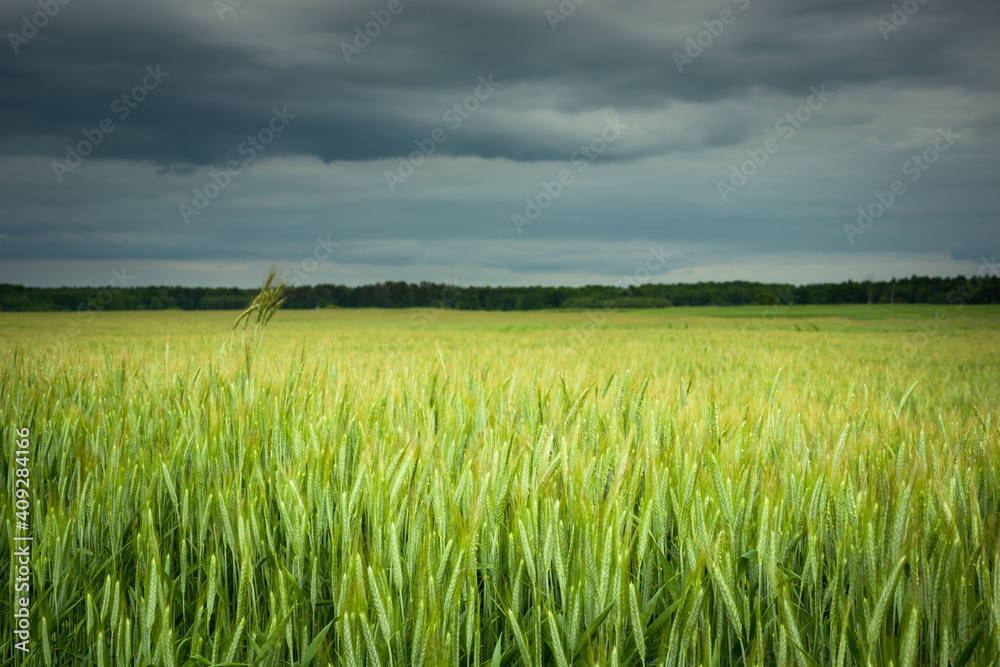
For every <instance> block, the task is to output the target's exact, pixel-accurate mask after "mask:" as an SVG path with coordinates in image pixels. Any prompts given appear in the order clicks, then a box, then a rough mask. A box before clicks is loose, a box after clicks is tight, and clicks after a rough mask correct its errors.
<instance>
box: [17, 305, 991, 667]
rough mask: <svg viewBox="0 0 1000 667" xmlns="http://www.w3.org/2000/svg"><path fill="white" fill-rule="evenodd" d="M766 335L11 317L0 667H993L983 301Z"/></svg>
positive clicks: (360, 316)
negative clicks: (18, 446)
mask: <svg viewBox="0 0 1000 667" xmlns="http://www.w3.org/2000/svg"><path fill="white" fill-rule="evenodd" d="M717 310H719V311H722V310H725V309H717ZM793 310H794V309H793ZM755 312H757V311H754V310H753V309H741V312H739V313H737V316H735V317H729V316H727V317H715V316H714V315H717V314H720V313H718V312H714V311H712V309H667V310H665V311H656V312H631V313H607V314H602V317H594V316H593V314H588V313H583V312H576V313H573V312H568V313H567V312H561V313H482V312H479V313H463V312H455V311H419V312H418V311H398V312H386V311H340V310H324V311H316V312H293V311H279V312H278V313H277V314H276V315H275V316H274V318H273V319H272V320H271V321H270V323H269V325H268V326H267V329H266V331H265V330H264V329H263V328H262V327H263V323H261V324H260V325H252V326H251V327H250V328H248V329H246V330H244V329H243V328H242V327H241V328H239V329H237V330H236V332H235V333H231V329H232V325H233V320H234V314H233V313H224V312H206V313H187V312H185V313H180V312H158V313H110V312H108V313H97V314H96V316H94V317H93V318H89V319H81V318H79V317H78V316H77V315H75V314H58V313H52V314H48V313H46V314H19V315H12V314H3V315H0V334H2V338H0V352H2V355H3V360H4V361H3V370H2V379H0V387H2V398H0V414H2V429H3V441H4V450H5V452H12V451H13V450H14V447H13V443H14V442H15V441H16V440H17V439H18V437H20V436H19V435H18V431H17V429H22V428H25V429H28V430H29V431H30V438H29V439H30V461H31V463H30V479H31V516H30V519H31V521H30V524H31V528H30V531H31V534H32V535H33V537H34V542H33V547H32V549H33V551H32V555H31V564H30V577H31V593H30V594H31V622H30V626H31V648H30V651H29V652H27V653H25V652H23V651H20V650H18V649H16V648H15V646H14V644H15V642H16V639H15V638H14V634H13V619H12V614H13V611H12V609H13V607H12V606H10V605H11V600H12V599H13V598H14V597H16V596H17V595H21V593H15V572H16V570H17V568H16V567H14V565H13V553H14V550H15V548H16V544H17V543H16V542H15V540H14V535H15V529H14V526H13V523H12V522H13V520H14V519H13V516H14V514H15V484H14V479H15V475H14V472H13V470H14V464H13V461H12V455H8V456H5V457H4V459H3V462H2V463H0V475H2V476H3V481H4V488H5V489H6V491H5V492H4V494H3V496H2V498H0V511H2V516H3V521H4V531H5V543H6V544H7V545H8V546H9V549H6V550H4V551H3V552H0V571H3V572H4V573H6V576H4V577H3V578H2V582H0V588H2V595H0V599H2V600H3V602H4V604H5V605H7V606H6V607H5V610H4V613H3V615H2V618H0V665H12V664H31V665H46V666H48V665H102V666H104V665H148V664H153V665H171V666H174V665H237V664H239V665H250V664H253V665H273V666H277V665H300V666H304V665H324V666H325V665H345V666H348V667H361V666H362V665H377V666H380V667H396V666H406V665H417V666H419V665H456V666H465V665H469V666H477V665H478V666H487V665H489V666H490V667H498V665H530V666H533V667H542V666H544V665H554V666H556V667H567V666H568V665H571V664H576V665H597V664H599V665H654V664H655V665H669V666H671V667H673V666H675V665H838V666H840V665H853V664H858V665H888V664H892V665H915V664H920V665H942V666H944V665H995V664H997V661H998V655H1000V564H998V559H1000V427H998V424H1000V409H998V398H1000V372H998V371H1000V308H996V307H980V308H975V307H966V308H965V309H963V310H962V312H961V313H960V314H956V315H955V316H954V317H951V318H950V319H949V321H948V323H947V325H946V326H943V327H941V328H940V329H939V330H936V331H935V332H934V333H932V334H928V335H924V336H921V334H920V331H921V326H920V325H921V323H922V322H926V321H927V319H928V318H932V317H933V313H934V308H933V307H931V308H928V309H924V310H921V309H920V308H917V307H909V309H908V310H905V311H902V312H905V313H906V316H905V317H898V316H895V315H893V314H892V311H885V309H882V310H880V311H878V312H879V313H880V314H879V315H878V317H874V316H871V315H870V313H872V312H873V311H871V310H868V311H865V310H864V307H860V308H843V309H839V310H838V309H836V308H831V309H829V311H824V310H823V309H822V308H816V307H814V308H813V309H811V310H810V311H809V316H808V317H799V318H791V317H787V316H785V315H784V314H783V315H782V316H781V317H764V316H763V314H765V311H764V310H763V309H761V310H760V311H759V314H757V315H754V313H755ZM887 312H889V314H886V313H887ZM949 312H952V311H949ZM723 314H724V313H723ZM595 320H599V321H595ZM70 325H74V326H75V328H74V329H73V332H72V333H71V334H70V333H68V329H67V327H68V326H70Z"/></svg>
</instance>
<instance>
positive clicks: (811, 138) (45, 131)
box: [0, 0, 1000, 285]
mask: <svg viewBox="0 0 1000 667" xmlns="http://www.w3.org/2000/svg"><path fill="white" fill-rule="evenodd" d="M231 2H235V0H215V2H213V1H211V0H179V1H177V2H172V3H158V4H153V3H140V4H136V3H130V2H124V0H69V1H68V2H67V3H66V4H64V5H60V4H58V2H57V1H56V0H52V5H51V6H49V5H47V4H46V3H45V2H41V3H38V2H26V1H23V0H16V1H12V2H8V3H6V4H5V5H4V6H3V7H2V8H0V27H2V28H3V29H4V30H5V31H6V33H7V39H6V41H7V44H6V45H4V46H3V47H2V48H0V54H2V55H0V86H2V89H3V90H4V91H5V94H4V96H3V97H2V98H0V111H2V114H3V119H4V122H3V123H2V124H0V206H2V210H3V213H2V215H0V218H2V219H0V233H4V234H6V235H7V236H6V237H4V238H0V281H5V282H22V283H27V284H95V282H97V283H99V282H106V281H105V280H102V278H101V276H102V275H104V274H106V273H108V272H109V271H110V269H111V268H113V266H114V265H116V264H117V265H122V264H128V265H129V267H130V271H131V272H132V273H135V274H136V275H137V281H138V282H139V283H143V284H149V283H170V284H213V285H214V284H221V285H229V284H238V285H252V284H254V282H256V280H257V278H258V276H257V273H258V272H259V270H260V266H262V265H264V264H267V263H269V262H272V261H276V262H279V263H295V262H297V261H300V260H301V259H302V258H303V257H306V256H309V255H310V254H311V252H312V249H313V247H314V246H315V244H316V243H317V238H323V239H327V238H332V239H335V240H336V242H337V243H339V244H340V245H339V246H338V249H337V252H336V253H334V254H333V255H332V256H331V258H330V260H329V261H328V262H327V265H326V266H325V267H324V269H323V270H317V271H316V272H315V273H314V275H315V277H316V281H324V282H325V281H333V282H346V283H360V282H368V281H371V280H379V279H383V278H384V279H389V278H392V279H406V280H421V279H431V280H442V279H449V280H456V281H458V282H461V283H483V282H491V283H493V284H496V283H500V282H502V283H509V284H526V283H532V282H543V283H550V284H553V283H567V284H577V283H579V282H581V281H592V282H604V281H607V282H611V281H613V279H614V276H615V275H617V274H620V273H629V272H631V269H633V268H634V264H635V263H636V262H640V261H641V260H642V259H643V258H644V257H645V253H646V251H647V248H648V246H649V245H650V244H656V245H657V246H659V245H660V244H664V245H665V246H667V247H669V248H670V249H671V252H672V253H673V254H672V263H671V265H670V266H669V267H666V268H665V269H664V272H663V274H661V275H658V276H653V277H651V280H664V281H667V280H669V281H674V280H684V279H711V278H712V277H713V276H716V275H717V277H718V278H719V279H725V278H735V277H741V276H744V277H747V278H760V279H777V280H789V281H794V282H808V281H810V280H814V279H843V278H859V277H862V276H863V275H867V274H874V275H876V276H879V277H889V276H891V275H900V274H910V273H935V274H940V273H946V274H953V273H957V272H960V271H969V270H972V269H974V267H975V265H976V263H977V262H978V260H979V258H980V256H987V257H988V256H990V255H992V254H994V253H996V251H997V249H998V248H997V246H998V245H1000V244H998V240H1000V238H998V237H1000V234H998V231H997V230H998V225H997V214H998V209H1000V207H998V205H997V202H996V198H995V196H993V194H992V191H993V189H994V188H995V182H996V177H997V171H996V166H995V165H996V164H997V158H998V157H1000V155H998V132H997V130H998V127H1000V123H998V120H1000V96H998V92H1000V91H998V83H1000V82H998V77H1000V68H998V67H997V65H998V64H1000V63H998V60H1000V58H998V52H997V50H996V48H995V44H996V43H997V40H998V37H1000V34H998V33H1000V30H998V27H1000V5H997V4H996V3H995V2H960V1H952V2H947V3H946V2H943V1H941V0H925V1H924V2H920V1H919V0H908V1H907V2H903V3H896V4H895V5H893V4H892V3H887V4H885V5H884V6H883V5H882V4H880V3H874V4H873V3H871V2H861V1H860V0H858V1H846V2H845V1H838V2H833V1H832V0H823V1H820V0H814V1H809V2H802V1H801V0H799V1H794V2H793V1H792V0H775V1H769V2H767V3H765V2H763V0H720V1H718V2H713V3H695V2H690V1H687V0H677V1H675V2H666V3H664V2H638V1H635V2H618V3H611V2H602V1H600V0H585V1H582V2H580V4H575V3H574V2H571V0H562V2H552V1H547V2H542V3H535V2H526V1H523V0H514V1H510V0H505V1H503V2H501V1H499V0H498V1H494V2H481V3H466V2H458V1H457V0H454V1H439V0H375V1H374V2H350V1H349V2H337V3H329V2H321V1H320V0H286V1H284V2H281V3H269V2H265V1H264V0H256V1H255V0H243V1H242V2H241V3H239V4H230V3H231ZM40 7H42V9H40ZM46 7H47V8H48V14H45V13H44V12H43V10H44V8H46ZM54 8H57V11H53V9H54ZM40 12H43V13H42V14H40ZM49 14H52V15H51V16H49ZM40 17H41V18H40ZM42 18H44V21H43V20H42ZM276 115H277V117H278V118H281V119H283V120H281V121H275V118H276ZM609 123H612V124H615V123H617V126H618V127H619V128H622V129H621V130H620V132H619V133H618V135H617V136H615V137H614V138H613V139H609V135H608V133H607V131H606V128H607V127H608V124H609ZM279 126H280V130H278V129H277V128H278V127H279ZM949 128H950V130H949ZM602 133H603V137H602ZM942 133H945V135H944V136H948V137H951V138H952V139H951V141H950V143H947V142H943V141H942V140H940V137H941V136H942ZM935 142H937V143H935ZM84 153H86V155H84ZM567 173H568V174H569V176H568V177H567V176H565V174H567ZM560 174H563V179H562V182H560ZM894 181H899V182H900V186H897V188H896V192H897V193H898V194H892V193H893V182H894ZM885 193H888V195H891V197H892V201H891V203H890V202H889V199H888V197H887V195H886V194H885ZM874 204H879V205H874ZM873 205H874V206H873ZM533 206H534V207H535V208H533ZM880 206H881V208H882V211H881V212H880ZM859 207H860V208H861V212H859V211H858V208H859ZM864 212H867V213H868V217H867V218H865V217H864V216H862V215H861V213H864ZM535 213H537V215H534V214H535ZM876 214H877V215H876ZM512 216H513V220H512ZM859 217H860V220H859ZM518 220H521V221H522V222H523V221H525V220H527V221H528V222H530V224H518ZM869 220H870V222H869ZM845 225H849V226H853V228H854V230H855V231H851V227H848V229H846V230H845ZM171 267H173V268H171ZM144 268H145V272H144ZM733 271H737V273H736V274H734V273H733ZM859 272H860V274H859Z"/></svg>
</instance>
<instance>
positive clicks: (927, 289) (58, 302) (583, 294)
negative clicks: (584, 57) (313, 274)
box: [0, 276, 1000, 311]
mask: <svg viewBox="0 0 1000 667" xmlns="http://www.w3.org/2000/svg"><path fill="white" fill-rule="evenodd" d="M257 291H258V290H256V289H240V288H204V287H124V288H122V287H105V288H100V287H24V286H22V285H11V284H0V310H4V311H72V310H165V309H168V308H179V309H181V310H236V309H242V308H245V307H246V306H247V305H249V303H250V302H251V301H252V300H253V298H254V296H255V295H256V294H257ZM845 303H862V304H863V303H898V304H905V303H942V304H943V303H950V304H958V303H970V304H972V303H976V304H983V303H1000V277H996V276H991V277H988V278H981V277H979V276H974V277H971V278H964V277H962V276H959V277H956V278H929V277H919V276H912V277H910V278H903V279H894V280H891V281H865V282H854V281H848V282H844V283H821V284H816V285H802V286H794V285H786V284H775V283H756V282H746V281H730V282H702V283H678V284H672V285H657V284H644V285H633V286H631V287H629V288H627V289H621V288H619V287H613V286H609V285H588V286H585V287H460V286H457V285H449V284H441V283H429V282H421V283H419V284H411V283H404V282H385V283H378V284H375V285H362V286H359V287H347V286H344V285H314V286H297V287H290V288H289V299H288V302H287V303H286V304H285V308H324V307H331V306H332V307H340V308H415V307H417V308H428V307H430V308H455V309H460V310H540V309H554V308H666V307H670V306H740V305H750V304H758V305H772V304H788V305H792V304H797V305H803V304H845Z"/></svg>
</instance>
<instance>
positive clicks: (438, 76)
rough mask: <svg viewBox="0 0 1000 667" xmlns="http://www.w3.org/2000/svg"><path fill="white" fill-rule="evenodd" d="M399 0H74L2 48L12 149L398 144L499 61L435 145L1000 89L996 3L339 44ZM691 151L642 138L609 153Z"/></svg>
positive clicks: (696, 13)
mask: <svg viewBox="0 0 1000 667" xmlns="http://www.w3.org/2000/svg"><path fill="white" fill-rule="evenodd" d="M386 4H387V3H383V2H364V3H360V2H352V3H346V4H345V3H320V2H299V3H292V2H282V3H274V4H267V3H263V2H258V3H254V2H251V0H246V1H245V2H243V3H242V4H241V5H239V6H237V7H235V8H234V9H233V11H232V12H227V13H226V14H225V15H224V20H220V19H219V18H218V16H217V15H216V10H215V9H213V5H212V3H211V2H208V0H198V1H197V2H195V1H191V2H179V3H170V4H167V3H162V4H152V3H143V4H133V3H123V2H113V1H109V0H73V1H72V2H70V3H69V4H67V5H65V6H64V7H63V8H62V9H61V10H60V13H59V15H57V16H55V17H53V18H52V19H51V21H50V22H49V24H48V25H46V26H44V27H43V28H42V29H40V30H39V34H38V35H37V36H36V37H35V38H33V39H32V40H31V41H30V43H28V44H25V45H22V46H21V47H20V52H19V53H18V54H16V55H15V54H13V53H12V50H11V49H7V50H6V52H5V53H4V55H3V57H2V59H0V87H2V89H3V90H4V91H5V94H4V97H3V101H2V103H0V104H2V107H0V110H2V113H3V117H4V122H3V124H2V125H0V150H2V151H3V152H5V153H6V154H8V155H12V154H13V155H19V154H41V155H45V156H51V157H53V158H58V157H61V156H62V155H63V154H64V153H65V150H64V149H63V147H64V146H65V145H66V144H67V143H69V142H73V141H78V140H79V138H80V136H81V132H82V131H83V130H86V129H91V128H93V127H95V126H96V125H97V123H98V122H99V121H100V120H101V119H102V118H105V117H110V118H112V120H116V125H117V126H116V130H115V132H114V133H113V134H112V135H110V136H108V137H107V140H106V141H105V142H104V144H103V145H101V146H100V147H99V148H98V150H97V151H96V153H97V154H99V155H100V157H104V158H112V157H114V158H126V159H132V160H150V161H152V162H154V163H159V164H163V165H170V166H174V167H183V166H184V165H202V164H220V163H223V162H225V161H226V160H229V159H232V158H234V157H236V155H235V153H236V148H237V145H238V144H239V143H240V141H242V140H243V139H244V138H245V137H246V136H247V135H248V134H251V133H255V132H256V131H257V130H258V129H260V128H261V127H263V124H264V123H265V122H266V121H267V119H268V117H269V114H270V111H271V109H272V107H274V106H277V107H279V108H282V107H285V106H287V108H288V109H289V111H290V112H291V113H293V114H296V115H297V118H296V120H295V122H294V123H293V124H292V126H291V127H290V128H289V130H288V132H287V134H286V135H285V136H283V137H282V140H281V141H280V142H276V143H275V144H274V146H273V147H272V148H270V149H269V151H270V153H269V155H281V154H289V153H291V154H305V155H313V156H316V157H319V158H320V159H322V160H324V161H327V162H330V161H335V160H367V159H375V158H382V157H395V156H397V155H400V154H403V153H405V152H407V151H409V150H412V147H413V141H414V140H415V139H419V138H423V137H425V136H427V135H428V133H429V132H430V131H431V130H432V129H434V128H435V127H443V128H444V129H446V130H448V129H449V128H448V125H447V124H446V123H445V122H444V121H443V119H442V114H443V113H444V112H445V111H446V110H447V109H448V108H450V107H451V106H452V105H454V104H456V103H459V104H460V103H462V101H463V100H464V99H466V98H467V97H468V96H469V95H472V94H473V92H474V90H475V88H476V86H477V78H478V77H479V76H485V75H489V74H492V75H493V76H494V77H495V79H496V80H497V81H499V82H501V84H502V87H501V89H500V90H499V91H498V92H497V93H496V94H495V95H494V96H493V97H492V98H491V99H489V100H487V101H484V102H482V104H481V107H480V109H479V110H478V111H476V112H475V113H474V114H473V115H472V117H471V118H469V119H467V120H466V121H465V123H464V126H463V127H461V128H460V129H459V130H456V131H453V132H449V135H450V136H449V139H448V141H447V142H445V143H444V144H443V145H441V146H440V147H439V152H440V154H444V155H478V156H483V157H489V158H494V157H502V158H510V159H514V160H522V161H533V160H544V159H557V160H562V159H565V158H566V157H567V150H568V149H571V148H572V147H573V145H574V143H579V142H582V141H589V140H590V139H591V138H592V136H593V132H594V130H595V127H597V126H590V127H585V126H582V125H580V126H577V125H572V124H569V123H566V122H562V121H563V120H565V119H572V118H574V117H575V116H577V115H579V114H585V113H588V112H603V111H607V112H608V113H612V112H614V113H620V114H622V115H623V116H627V115H629V114H630V113H633V114H634V113H636V112H640V111H650V110H662V113H663V116H664V118H665V119H669V117H670V114H671V108H672V105H673V104H675V103H678V102H684V103H700V104H706V103H711V102H716V101H724V100H741V99H743V100H745V99H751V98H753V97H754V96H759V95H766V94H781V95H787V96H797V95H801V94H803V92H805V91H807V90H808V89H809V87H810V86H812V85H817V84H819V83H826V84H827V85H829V86H831V87H834V88H843V87H845V86H862V85H877V84H883V85H886V86H909V87H916V88H921V87H933V86H936V85H942V84H944V83H947V85H949V86H958V87H960V88H963V89H966V90H969V91H979V90H988V91H995V90H996V87H997V86H996V83H997V76H998V75H997V74H996V68H995V67H992V66H990V65H991V64H995V62H996V56H995V55H994V52H995V49H994V46H993V45H994V44H995V43H996V37H997V24H998V20H997V19H998V9H997V7H998V5H997V4H996V3H990V2H975V3H974V2H965V3H963V2H947V3H946V2H943V1H938V0H928V1H927V2H926V3H925V4H923V5H921V6H920V9H919V11H918V12H917V13H916V14H915V15H914V16H913V17H912V18H910V19H909V20H908V23H907V24H906V25H904V26H902V28H901V29H900V30H899V31H898V32H895V33H892V34H891V35H890V38H889V40H888V41H886V40H884V39H883V36H882V34H881V33H880V31H879V29H878V27H877V25H876V22H877V21H878V20H879V19H884V18H887V17H888V16H889V15H890V13H891V11H892V8H891V4H884V5H883V4H882V3H872V2H870V1H865V2H861V1H859V2H836V3H834V2H792V1H791V0H788V1H782V2H766V3H765V2H764V1H763V0H750V1H749V2H747V0H740V2H738V3H737V2H715V3H686V2H676V3H653V2H649V3H645V2H627V3H615V4H613V5H612V4H609V3H600V2H597V1H596V0H589V2H587V3H584V4H582V5H580V6H579V7H578V8H577V10H576V11H575V12H574V13H573V14H572V15H571V16H569V17H568V18H567V20H566V21H565V22H563V23H560V24H558V25H557V29H556V30H555V31H553V30H552V29H551V28H550V25H549V21H548V19H546V16H545V14H544V11H545V10H546V9H548V10H555V9H556V7H557V6H558V3H555V2H548V3H541V4H536V3H525V2H513V3H511V2H503V3H501V2H492V3H467V2H457V1H451V2H442V1H439V2H434V1H432V0H416V1H412V2H411V1H410V0H402V4H401V7H402V11H401V12H400V13H399V14H398V15H395V16H393V17H392V21H391V23H390V24H389V25H387V26H386V27H384V28H381V34H379V35H378V36H377V37H375V38H372V39H371V43H370V44H368V45H367V46H365V48H364V49H361V50H360V53H354V54H352V57H351V62H350V63H347V62H345V57H344V54H343V53H342V46H341V45H342V44H343V43H351V41H352V40H353V39H354V37H355V34H354V29H355V27H356V26H364V24H365V23H367V22H369V21H371V20H372V15H371V12H372V11H376V12H378V11H381V10H384V9H385V7H386ZM744 5H745V7H746V8H745V9H740V7H741V6H744ZM726 9H728V10H730V11H732V12H733V14H734V16H735V20H734V21H733V22H732V24H730V25H728V26H726V28H725V31H724V32H723V33H722V34H720V35H719V36H717V37H716V38H715V39H714V42H713V43H712V44H711V45H710V46H708V47H707V48H705V51H704V53H703V54H701V55H700V56H699V57H698V58H697V59H696V60H695V61H694V62H693V63H691V64H690V65H688V66H687V67H685V71H684V72H683V74H682V73H679V72H678V71H677V68H676V66H675V64H674V60H673V57H672V54H673V53H674V52H677V51H681V52H683V51H684V48H685V46H686V43H687V42H686V39H687V37H688V36H693V35H697V33H698V32H699V31H702V30H704V29H705V28H704V25H703V22H704V21H712V20H714V19H717V18H718V16H719V13H720V11H722V10H726ZM33 10H37V6H36V5H35V3H32V2H25V1H23V0H22V1H18V2H13V3H8V4H7V5H5V8H4V9H3V10H0V26H3V27H5V28H6V29H10V30H16V29H17V27H18V25H19V21H20V17H21V16H23V15H26V14H30V13H32V11H33ZM150 65H153V66H155V65H160V66H161V67H162V68H163V70H165V71H166V72H169V77H168V78H167V79H166V81H165V82H164V83H163V85H162V86H160V87H159V88H157V89H156V90H155V91H152V92H150V94H149V96H148V98H147V99H146V100H145V101H144V102H142V103H141V104H139V105H138V108H136V109H135V110H134V111H133V112H132V113H131V114H130V116H129V117H128V118H127V119H125V120H123V121H120V122H118V121H117V119H116V118H115V114H114V113H112V112H111V111H110V109H109V107H110V105H111V103H112V101H113V100H114V99H116V98H118V97H120V96H121V95H122V94H127V93H128V91H129V90H130V89H131V88H132V87H133V86H135V85H136V84H138V83H139V82H140V80H141V79H142V77H143V73H144V68H145V67H146V66H150ZM539 111H545V112H548V114H550V116H551V117H549V118H547V119H539V118H537V117H535V116H534V115H533V114H534V112H539ZM597 129H599V127H597ZM752 131H753V127H752V126H750V125H748V124H747V121H746V119H744V118H741V117H739V116H733V115H730V116H729V117H728V118H727V121H726V122H725V123H719V122H718V121H717V120H714V119H712V118H710V117H707V118H705V120H704V123H703V124H701V126H700V127H698V129H697V132H698V136H697V141H698V142H700V143H701V144H702V145H704V146H706V147H713V146H716V147H717V146H726V145H732V144H735V143H738V142H740V141H742V140H743V139H745V138H746V137H747V136H748V134H749V133H751V132H752ZM677 148H678V146H677V145H675V144H672V143H671V142H668V141H662V142H659V143H652V144H649V145H645V146H643V145H639V144H638V143H633V144H631V145H629V146H628V147H627V148H624V147H623V148H621V150H618V151H616V152H614V154H611V153H609V154H608V156H606V159H607V160H618V159H624V158H635V157H639V156H642V155H650V154H657V153H668V152H670V151H671V150H675V149H677Z"/></svg>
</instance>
